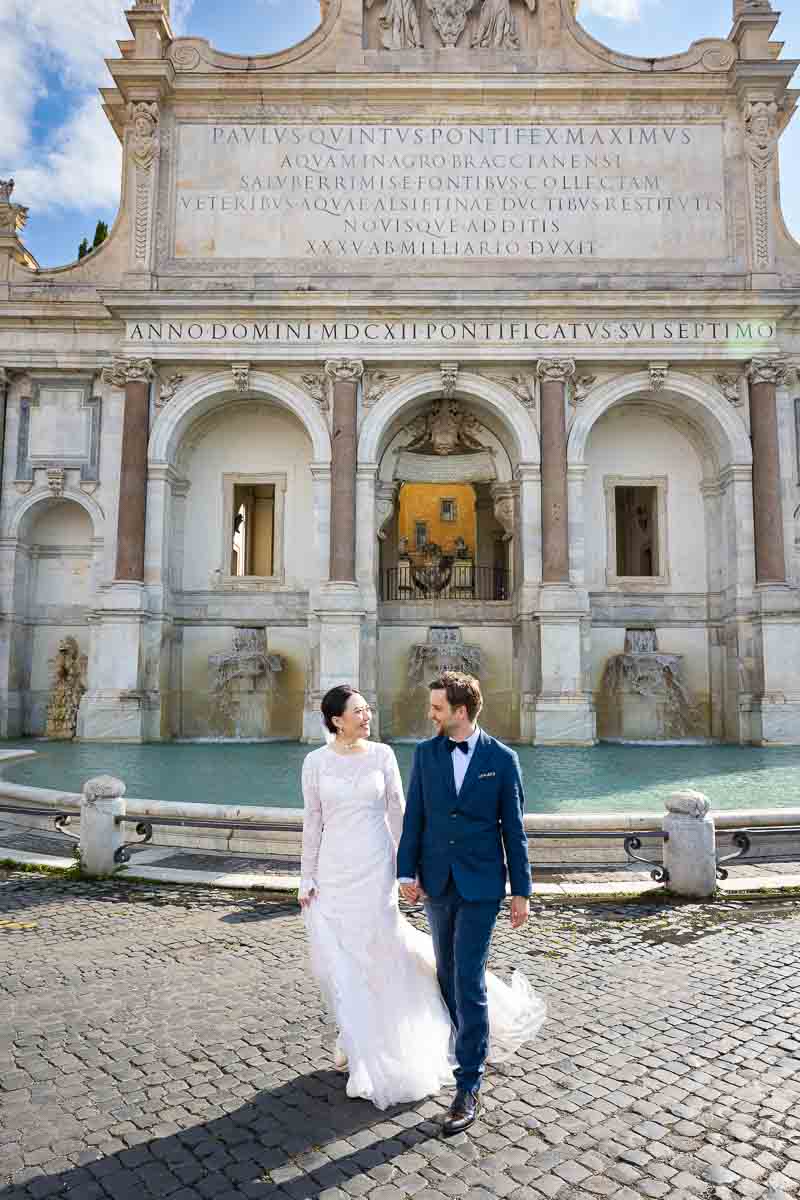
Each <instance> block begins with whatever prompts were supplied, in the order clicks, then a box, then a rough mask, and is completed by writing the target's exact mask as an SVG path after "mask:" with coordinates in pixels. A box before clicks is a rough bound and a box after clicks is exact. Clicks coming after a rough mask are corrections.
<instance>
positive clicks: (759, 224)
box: [744, 100, 778, 268]
mask: <svg viewBox="0 0 800 1200" xmlns="http://www.w3.org/2000/svg"><path fill="white" fill-rule="evenodd" d="M777 129H778V106H777V104H776V103H775V101H774V100H770V101H766V100H756V101H753V102H749V103H748V104H747V105H746V107H745V111H744V144H745V150H746V152H747V157H748V158H749V159H750V164H751V169H752V203H753V240H754V247H753V248H754V253H755V260H756V265H757V266H758V267H763V268H766V267H768V266H769V263H770V244H769V168H770V165H771V163H772V160H773V158H774V157H775V152H776V150H777V145H778V143H777Z"/></svg>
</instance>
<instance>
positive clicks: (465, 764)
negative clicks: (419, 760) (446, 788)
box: [451, 725, 481, 795]
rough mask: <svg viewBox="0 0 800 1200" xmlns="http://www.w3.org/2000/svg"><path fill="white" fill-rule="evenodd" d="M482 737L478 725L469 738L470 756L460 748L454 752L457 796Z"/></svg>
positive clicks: (454, 775)
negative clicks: (479, 739)
mask: <svg viewBox="0 0 800 1200" xmlns="http://www.w3.org/2000/svg"><path fill="white" fill-rule="evenodd" d="M480 736H481V731H480V729H479V728H478V726H477V725H476V726H475V728H474V730H473V731H472V733H471V734H470V735H469V737H468V738H467V745H468V746H469V754H465V753H464V751H463V750H459V749H458V748H456V749H454V750H453V753H452V756H451V757H452V759H453V782H454V783H455V785H456V795H458V794H459V792H460V791H461V785H462V783H463V782H464V776H465V775H466V773H467V769H468V768H469V764H470V763H471V762H472V756H473V754H474V753H475V747H476V746H477V744H478V738H479V737H480Z"/></svg>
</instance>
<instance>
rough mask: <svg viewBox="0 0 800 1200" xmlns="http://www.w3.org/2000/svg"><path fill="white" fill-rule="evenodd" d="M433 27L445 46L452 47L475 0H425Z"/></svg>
mask: <svg viewBox="0 0 800 1200" xmlns="http://www.w3.org/2000/svg"><path fill="white" fill-rule="evenodd" d="M426 3H427V5H428V11H429V12H430V14H431V20H432V21H433V25H434V28H435V29H436V32H437V33H438V34H439V37H440V38H441V39H442V41H443V42H444V44H445V46H449V47H453V46H455V45H456V43H457V42H458V39H459V38H460V37H461V35H462V33H463V32H464V26H465V25H466V23H467V17H468V15H469V13H470V10H471V9H472V8H473V6H474V3H475V0H426Z"/></svg>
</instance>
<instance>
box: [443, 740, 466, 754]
mask: <svg viewBox="0 0 800 1200" xmlns="http://www.w3.org/2000/svg"><path fill="white" fill-rule="evenodd" d="M447 749H448V750H449V751H450V753H451V754H452V753H453V751H454V750H456V749H458V750H460V751H461V753H462V754H469V742H454V741H453V739H452V738H448V739H447Z"/></svg>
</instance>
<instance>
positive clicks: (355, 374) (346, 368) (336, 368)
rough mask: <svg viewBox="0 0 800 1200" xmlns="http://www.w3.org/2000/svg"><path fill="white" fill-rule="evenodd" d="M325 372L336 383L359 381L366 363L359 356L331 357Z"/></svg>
mask: <svg viewBox="0 0 800 1200" xmlns="http://www.w3.org/2000/svg"><path fill="white" fill-rule="evenodd" d="M325 374H326V375H327V376H328V378H329V379H332V380H333V382H334V383H357V382H358V380H359V379H360V378H361V376H362V375H363V374H364V364H363V362H361V360H360V359H358V358H329V359H328V361H327V362H326V363H325Z"/></svg>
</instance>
